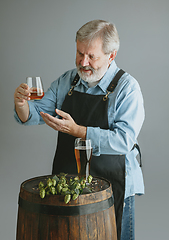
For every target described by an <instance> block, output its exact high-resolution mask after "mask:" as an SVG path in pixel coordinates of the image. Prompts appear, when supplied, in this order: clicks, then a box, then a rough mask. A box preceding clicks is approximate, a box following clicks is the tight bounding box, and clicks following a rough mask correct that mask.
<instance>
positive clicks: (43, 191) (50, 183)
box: [39, 173, 93, 204]
mask: <svg viewBox="0 0 169 240" xmlns="http://www.w3.org/2000/svg"><path fill="white" fill-rule="evenodd" d="M66 175H67V174H65V173H60V174H59V175H58V176H56V175H55V176H54V177H53V178H52V179H51V178H48V179H47V181H46V184H44V183H43V182H42V181H41V182H40V183H39V195H40V197H41V198H44V197H45V196H46V195H49V194H52V195H55V194H56V195H64V202H65V203H66V204H67V203H68V202H70V200H71V199H72V200H76V199H77V198H78V196H79V195H80V194H82V193H83V190H84V189H86V188H87V189H88V192H91V189H90V187H89V186H86V180H85V179H84V177H82V178H79V177H78V176H77V177H74V178H72V177H71V178H69V179H68V178H66ZM92 179H93V177H92V176H91V175H89V176H88V179H87V182H88V183H89V184H90V183H91V182H92Z"/></svg>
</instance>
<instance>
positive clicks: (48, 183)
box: [47, 178, 52, 187]
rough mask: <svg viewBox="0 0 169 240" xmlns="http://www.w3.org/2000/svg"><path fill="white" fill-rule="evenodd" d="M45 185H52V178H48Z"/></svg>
mask: <svg viewBox="0 0 169 240" xmlns="http://www.w3.org/2000/svg"><path fill="white" fill-rule="evenodd" d="M47 186H48V187H50V186H52V180H51V179H50V178H49V179H48V180H47Z"/></svg>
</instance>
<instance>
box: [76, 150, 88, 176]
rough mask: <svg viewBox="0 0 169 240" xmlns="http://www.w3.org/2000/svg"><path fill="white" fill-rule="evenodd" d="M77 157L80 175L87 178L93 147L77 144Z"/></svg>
mask: <svg viewBox="0 0 169 240" xmlns="http://www.w3.org/2000/svg"><path fill="white" fill-rule="evenodd" d="M75 157H76V163H77V170H78V176H80V177H82V176H83V177H85V178H86V179H87V178H88V176H89V173H90V160H91V157H92V147H90V146H77V147H75Z"/></svg>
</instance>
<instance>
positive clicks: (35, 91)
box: [26, 77, 44, 100]
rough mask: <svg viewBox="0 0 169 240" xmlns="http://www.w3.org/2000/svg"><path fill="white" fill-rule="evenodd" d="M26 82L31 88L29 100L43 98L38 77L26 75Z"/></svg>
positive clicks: (40, 81)
mask: <svg viewBox="0 0 169 240" xmlns="http://www.w3.org/2000/svg"><path fill="white" fill-rule="evenodd" d="M26 84H27V85H28V86H29V88H30V90H31V95H30V100H40V99H42V98H43V96H44V90H43V85H42V80H41V78H40V77H27V78H26Z"/></svg>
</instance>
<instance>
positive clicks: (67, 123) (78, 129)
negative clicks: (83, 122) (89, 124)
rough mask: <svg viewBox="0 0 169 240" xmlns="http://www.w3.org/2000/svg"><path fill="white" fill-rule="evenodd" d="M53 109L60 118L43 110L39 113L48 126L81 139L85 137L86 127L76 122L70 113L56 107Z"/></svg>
mask: <svg viewBox="0 0 169 240" xmlns="http://www.w3.org/2000/svg"><path fill="white" fill-rule="evenodd" d="M55 111H56V113H57V114H58V115H59V116H61V117H62V119H58V118H56V117H53V116H51V115H50V114H47V113H44V112H41V113H40V115H41V116H42V118H43V120H44V122H45V123H46V124H47V125H48V126H50V127H51V128H53V129H54V130H56V131H60V132H63V133H67V134H69V135H72V136H74V137H80V138H83V139H85V138H86V131H87V128H86V127H84V126H80V125H78V124H76V123H75V121H74V120H73V118H72V117H71V116H70V114H68V113H65V112H63V111H61V110H58V109H56V110H55Z"/></svg>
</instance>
